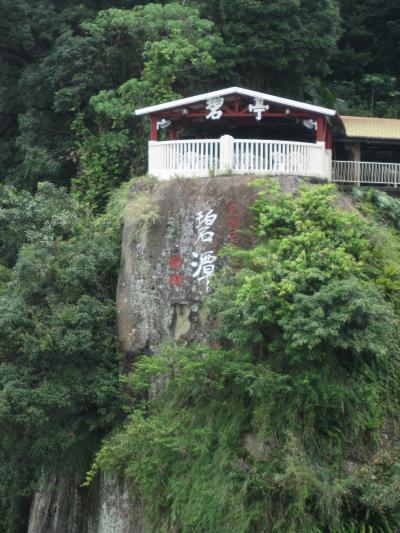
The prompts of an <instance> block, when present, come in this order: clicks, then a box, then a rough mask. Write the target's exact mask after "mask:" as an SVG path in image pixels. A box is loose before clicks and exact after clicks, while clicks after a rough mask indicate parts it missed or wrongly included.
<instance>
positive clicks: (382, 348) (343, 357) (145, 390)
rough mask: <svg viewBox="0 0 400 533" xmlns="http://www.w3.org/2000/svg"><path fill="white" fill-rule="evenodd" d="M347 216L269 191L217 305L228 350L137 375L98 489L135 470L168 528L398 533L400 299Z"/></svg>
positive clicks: (367, 227) (158, 522)
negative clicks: (114, 475)
mask: <svg viewBox="0 0 400 533" xmlns="http://www.w3.org/2000/svg"><path fill="white" fill-rule="evenodd" d="M338 202H339V200H338V199H337V196H336V192H335V190H334V189H333V188H332V187H330V186H317V187H312V188H304V189H303V190H301V191H300V193H299V194H298V195H297V196H291V195H285V194H282V193H281V192H280V191H279V190H278V189H277V188H276V187H274V186H269V187H267V191H266V192H264V193H261V194H260V197H259V200H258V201H257V202H256V203H255V205H254V212H255V215H256V220H257V223H256V228H255V232H256V235H255V236H256V238H257V243H256V246H254V247H253V248H252V249H248V250H241V249H237V248H231V249H228V250H226V251H225V253H226V254H227V255H228V256H229V258H230V265H229V266H228V267H227V268H226V270H225V271H224V272H223V273H221V274H220V276H217V281H216V282H215V283H214V292H213V294H212V295H211V296H210V298H209V301H208V304H209V306H210V312H211V315H212V317H218V321H217V323H218V327H217V330H216V332H215V337H216V339H215V340H218V343H217V344H214V346H213V347H210V346H205V345H191V346H179V345H178V346H177V345H173V344H171V345H166V346H163V347H162V348H161V350H160V353H158V354H157V356H156V357H155V356H146V357H143V358H141V359H139V361H138V362H136V364H134V366H133V369H132V373H131V374H130V377H129V389H130V390H131V391H132V395H133V399H134V402H135V405H134V407H133V409H132V414H131V415H130V416H129V418H128V420H127V421H126V423H125V424H124V426H123V427H122V428H120V429H119V430H116V431H115V432H114V434H113V435H112V436H111V437H110V438H109V439H107V440H106V442H105V444H104V446H103V448H102V449H101V451H100V452H99V454H98V455H97V459H96V462H95V464H94V465H93V469H92V470H91V471H90V472H89V474H88V480H87V482H88V483H90V481H91V479H92V478H93V476H94V475H95V473H96V472H97V470H99V469H104V470H109V471H115V470H119V469H122V471H123V472H124V474H125V475H126V476H127V477H128V478H130V479H132V480H133V481H134V482H135V483H136V484H137V485H138V486H139V488H140V490H141V492H142V496H143V498H144V501H145V503H146V507H147V511H148V518H149V524H150V526H151V528H152V530H154V531H171V530H176V531H182V532H189V531H190V532H191V531H199V532H206V531H221V532H228V531H235V532H236V531H238V532H250V531H251V532H267V531H276V532H282V533H287V532H293V533H310V532H315V533H317V532H320V533H322V532H325V531H334V532H338V533H339V532H351V531H354V532H361V531H364V532H365V531H372V532H375V531H385V532H388V533H394V532H395V531H398V529H399V527H400V501H399V496H398V494H399V492H398V482H399V478H398V475H399V468H400V462H399V458H398V445H397V444H396V442H397V440H398V437H399V429H398V426H397V410H398V406H399V400H400V396H399V392H400V391H399V385H398V384H399V378H400V349H399V346H400V344H399V340H400V339H399V333H398V323H399V312H398V293H397V292H396V291H392V290H391V289H390V287H386V292H385V291H384V290H382V284H381V282H380V281H379V280H378V279H377V276H376V273H377V271H378V270H379V265H383V264H384V260H383V258H382V253H381V250H380V249H378V247H377V243H376V241H375V239H374V234H375V231H376V229H377V226H376V225H375V223H374V221H373V220H372V219H370V218H368V219H366V218H363V217H361V216H360V215H359V214H358V213H357V212H354V211H353V212H344V211H342V210H341V209H340V208H339V207H338V206H337V203H338ZM382 231H384V230H382ZM398 259H399V255H398V256H397V260H398ZM380 274H381V276H382V272H381V273H380Z"/></svg>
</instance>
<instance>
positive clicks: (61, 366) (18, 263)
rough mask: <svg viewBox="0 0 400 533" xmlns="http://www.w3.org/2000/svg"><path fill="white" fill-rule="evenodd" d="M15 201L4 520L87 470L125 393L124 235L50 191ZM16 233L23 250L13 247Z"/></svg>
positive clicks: (2, 321)
mask: <svg viewBox="0 0 400 533" xmlns="http://www.w3.org/2000/svg"><path fill="white" fill-rule="evenodd" d="M7 203H8V205H6V206H4V207H3V209H2V214H4V211H5V212H6V214H5V216H4V218H3V220H2V224H3V228H2V236H3V235H4V241H3V243H2V246H3V250H4V251H5V252H6V254H7V255H6V261H7V264H8V266H9V268H10V275H9V277H8V280H7V279H6V280H4V281H3V286H2V290H1V291H0V310H1V311H0V428H1V431H0V465H1V466H0V471H1V472H0V479H1V483H0V510H1V511H0V516H2V518H3V517H6V516H9V512H11V510H12V509H13V505H14V504H16V502H18V498H20V497H24V496H30V495H31V494H32V492H33V491H34V490H35V489H37V488H38V487H39V485H40V483H42V484H43V483H44V484H46V483H47V482H48V481H49V479H51V478H52V476H54V475H55V474H57V475H62V474H63V473H71V472H72V473H79V472H81V473H82V472H84V470H85V468H87V465H88V462H90V460H91V459H90V458H91V454H92V453H93V451H94V450H95V449H96V447H97V446H98V441H99V439H100V438H101V436H102V435H103V434H104V432H105V431H106V430H108V429H109V427H110V425H111V424H112V422H113V420H114V418H115V416H116V415H117V414H118V395H119V387H118V361H119V359H118V353H117V349H116V336H115V290H116V274H117V268H118V264H119V240H118V237H117V233H118V232H116V231H115V228H113V227H112V226H111V225H110V224H109V223H108V222H107V220H106V219H104V218H103V219H101V220H95V219H94V218H93V217H92V216H91V215H90V214H89V213H87V212H85V211H84V210H83V209H82V208H81V207H80V206H79V205H77V204H76V202H73V201H72V200H71V198H70V196H69V195H68V194H67V193H66V192H65V191H63V190H60V189H57V188H56V187H55V186H53V185H51V184H49V183H47V184H46V183H42V184H40V186H39V189H38V192H37V194H36V195H35V196H31V195H29V194H28V193H20V194H18V193H17V192H16V191H15V190H14V191H8V202H7ZM7 214H8V216H7ZM6 222H9V225H7V224H6ZM15 234H18V235H19V240H18V241H17V242H16V244H15V245H16V246H17V248H18V250H15V248H14V246H15V245H14V246H9V247H7V243H8V242H10V241H11V240H12V239H13V236H14V235H15ZM14 262H15V264H13V263H14ZM10 502H11V503H10ZM9 518H10V517H9ZM0 524H1V522H0ZM10 531H11V529H10Z"/></svg>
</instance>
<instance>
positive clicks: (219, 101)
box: [206, 96, 269, 120]
mask: <svg viewBox="0 0 400 533" xmlns="http://www.w3.org/2000/svg"><path fill="white" fill-rule="evenodd" d="M224 101H225V100H224V98H223V97H222V96H215V97H214V98H209V99H208V100H207V101H206V110H207V111H208V112H209V113H208V115H206V119H211V120H219V119H220V118H221V117H222V115H223V114H224V111H223V105H224ZM248 109H249V112H250V113H254V114H255V118H256V120H261V119H262V114H263V113H264V112H265V111H268V109H269V105H268V104H264V100H263V99H262V98H254V104H250V105H249V107H248Z"/></svg>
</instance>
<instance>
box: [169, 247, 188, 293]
mask: <svg viewBox="0 0 400 533" xmlns="http://www.w3.org/2000/svg"><path fill="white" fill-rule="evenodd" d="M183 279H184V276H183V260H182V257H181V256H180V255H172V256H171V257H170V259H169V276H168V283H169V285H170V287H173V286H180V285H182V283H183Z"/></svg>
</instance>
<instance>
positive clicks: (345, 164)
mask: <svg viewBox="0 0 400 533" xmlns="http://www.w3.org/2000/svg"><path fill="white" fill-rule="evenodd" d="M332 181H335V182H338V183H352V184H354V185H386V186H392V187H397V185H398V184H400V163H375V162H373V161H332Z"/></svg>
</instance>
